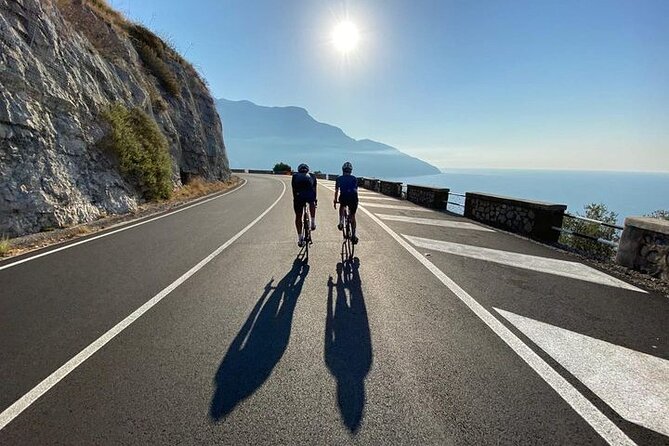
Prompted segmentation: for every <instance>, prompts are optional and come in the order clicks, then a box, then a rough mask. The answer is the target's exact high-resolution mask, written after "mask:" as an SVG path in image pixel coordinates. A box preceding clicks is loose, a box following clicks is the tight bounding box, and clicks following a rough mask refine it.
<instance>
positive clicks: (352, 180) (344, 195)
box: [334, 161, 358, 244]
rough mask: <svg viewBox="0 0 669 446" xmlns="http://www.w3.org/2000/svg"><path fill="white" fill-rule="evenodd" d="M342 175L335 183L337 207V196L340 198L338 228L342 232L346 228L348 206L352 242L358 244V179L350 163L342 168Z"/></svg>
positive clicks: (346, 163) (335, 202)
mask: <svg viewBox="0 0 669 446" xmlns="http://www.w3.org/2000/svg"><path fill="white" fill-rule="evenodd" d="M341 170H342V174H343V175H341V176H339V177H337V181H336V182H335V195H334V204H335V207H336V206H337V196H339V203H340V204H341V206H339V224H338V225H337V228H338V229H339V230H340V231H341V230H342V229H343V228H344V206H348V212H349V215H350V219H351V241H352V242H353V244H356V243H358V237H357V236H356V235H355V226H356V223H355V211H357V210H358V179H357V178H356V177H354V176H353V175H351V172H353V165H351V163H349V162H348V161H347V162H345V163H344V165H343V166H341Z"/></svg>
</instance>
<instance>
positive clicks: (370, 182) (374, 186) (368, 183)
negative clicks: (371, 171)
mask: <svg viewBox="0 0 669 446" xmlns="http://www.w3.org/2000/svg"><path fill="white" fill-rule="evenodd" d="M380 183H381V181H380V180H377V179H376V178H363V180H362V187H364V188H365V189H369V190H373V191H375V192H379V190H380V189H381V185H380Z"/></svg>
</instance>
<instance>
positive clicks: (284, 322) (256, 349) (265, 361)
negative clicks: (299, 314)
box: [209, 257, 309, 420]
mask: <svg viewBox="0 0 669 446" xmlns="http://www.w3.org/2000/svg"><path fill="white" fill-rule="evenodd" d="M308 273H309V265H307V263H306V260H305V259H304V257H298V258H296V259H295V261H294V262H293V267H292V269H291V270H290V271H289V272H288V273H287V274H286V275H285V276H284V277H283V278H282V279H281V280H280V281H279V282H278V283H277V284H276V285H273V282H274V278H272V280H270V281H269V282H268V283H267V285H265V289H264V291H263V293H262V295H261V296H260V299H259V300H258V303H257V304H256V305H255V307H254V308H253V311H251V314H249V316H248V318H247V319H246V322H245V323H244V325H243V326H242V328H241V330H240V331H239V333H238V334H237V336H236V337H235V339H234V340H233V341H232V344H231V345H230V347H229V348H228V351H227V353H226V354H225V357H224V358H223V361H221V364H220V365H219V367H218V371H217V372H216V377H215V385H216V390H215V392H214V395H213V397H212V399H211V405H210V408H209V416H210V417H211V418H212V419H214V420H220V419H221V418H224V417H225V416H226V415H228V414H229V413H230V412H232V411H233V410H234V408H235V407H236V406H237V404H239V403H240V402H241V401H242V400H244V399H246V398H248V397H249V396H250V395H252V394H253V393H254V392H255V391H256V390H257V389H258V388H259V387H260V386H262V385H263V383H264V382H265V381H266V380H267V378H268V377H269V375H270V374H271V373H272V370H273V369H274V366H276V364H277V363H278V362H279V360H280V359H281V357H282V356H283V353H284V351H285V350H286V347H287V346H288V339H289V337H290V327H291V324H292V320H293V312H294V310H295V305H296V303H297V298H298V296H299V295H300V292H301V291H302V285H303V284H304V279H305V278H306V277H307V274H308Z"/></svg>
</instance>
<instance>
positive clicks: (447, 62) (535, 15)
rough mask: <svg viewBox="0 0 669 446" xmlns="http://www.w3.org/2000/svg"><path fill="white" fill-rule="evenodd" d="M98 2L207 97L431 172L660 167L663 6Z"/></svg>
mask: <svg viewBox="0 0 669 446" xmlns="http://www.w3.org/2000/svg"><path fill="white" fill-rule="evenodd" d="M109 2H110V3H111V4H112V5H113V6H114V7H116V8H117V9H120V10H122V11H123V12H125V13H126V15H128V16H129V17H130V18H131V19H134V20H137V21H140V22H142V23H144V24H146V25H148V26H149V27H150V28H152V29H153V30H155V31H156V32H158V33H159V34H160V35H162V36H163V37H167V38H168V39H170V40H172V41H173V43H174V45H175V46H176V47H177V48H178V49H179V50H180V51H181V52H182V53H184V55H185V56H186V58H188V59H189V60H191V61H192V62H193V63H194V65H195V66H196V67H197V68H198V69H199V70H200V71H201V73H202V74H203V75H204V77H205V78H206V79H207V81H208V82H209V85H210V88H211V90H212V93H213V95H214V96H215V97H225V98H227V99H234V100H239V99H248V100H251V101H253V102H256V103H258V104H261V105H297V106H301V107H305V108H307V109H308V110H309V112H310V113H311V114H312V116H314V117H315V118H316V119H318V120H320V121H323V122H327V123H330V124H333V125H336V126H339V127H341V128H342V129H343V130H344V131H345V132H346V133H347V134H349V135H350V136H352V137H354V138H358V139H360V138H371V139H375V140H378V141H381V142H384V143H387V144H390V145H393V146H395V147H397V148H399V149H400V150H403V151H405V152H407V153H409V154H412V155H415V156H419V157H420V158H423V159H425V160H427V161H430V162H432V163H433V164H435V165H437V166H439V167H445V168H456V167H474V168H476V167H482V168H538V169H548V168H550V169H586V170H600V169H601V170H639V171H646V170H648V171H669V56H668V55H669V1H666V0H657V1H648V0H625V1H618V0H605V1H599V0H578V1H572V0H560V1H552V0H551V1H549V0H546V1H541V0H532V1H521V0H505V1H502V0H499V1H493V0H489V1H474V0H460V1H448V0H413V1H408V0H360V1H353V0H349V1H341V0H338V1H336V0H281V1H279V0H257V1H254V0H191V1H187V2H186V1H183V0H178V1H177V0H109ZM346 16H348V18H349V19H350V20H351V21H352V22H354V23H355V24H356V25H357V26H358V28H359V29H360V32H361V34H362V38H361V42H360V45H359V47H358V48H357V50H356V51H355V52H354V53H352V54H350V55H349V57H347V58H344V57H342V55H341V53H339V52H337V51H336V50H335V49H334V47H333V46H332V44H331V42H330V41H329V38H330V34H331V30H332V29H333V28H334V26H335V24H336V23H337V22H338V21H339V20H341V19H342V18H344V17H346Z"/></svg>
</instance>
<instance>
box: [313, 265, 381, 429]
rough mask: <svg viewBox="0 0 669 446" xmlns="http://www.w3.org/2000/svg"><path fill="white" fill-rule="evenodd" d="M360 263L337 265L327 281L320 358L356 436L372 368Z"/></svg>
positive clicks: (345, 422)
mask: <svg viewBox="0 0 669 446" xmlns="http://www.w3.org/2000/svg"><path fill="white" fill-rule="evenodd" d="M359 267H360V260H359V259H358V258H357V257H356V258H354V259H353V261H352V262H345V263H338V264H337V281H336V282H335V281H333V278H332V276H330V277H329V278H328V299H327V311H326V319H325V341H324V344H325V348H324V353H323V357H324V360H325V364H326V365H327V367H328V370H329V371H330V373H331V374H332V375H333V376H334V377H335V379H336V380H337V403H338V405H339V411H340V413H341V416H342V421H343V423H344V425H346V427H347V428H348V429H349V431H350V432H351V433H353V434H355V433H357V431H358V429H359V428H360V423H361V421H362V417H363V413H364V408H365V377H366V376H367V373H369V370H370V368H371V366H372V338H371V334H370V330H369V320H368V319H367V308H366V307H365V299H364V296H363V292H362V283H361V282H360V274H359V271H358V270H359Z"/></svg>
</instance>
